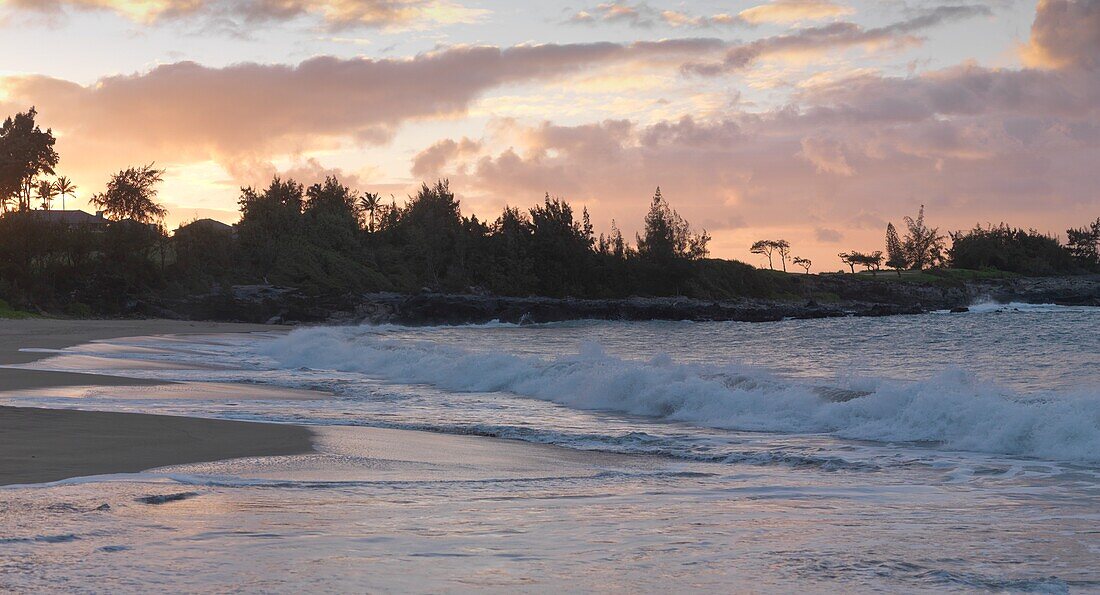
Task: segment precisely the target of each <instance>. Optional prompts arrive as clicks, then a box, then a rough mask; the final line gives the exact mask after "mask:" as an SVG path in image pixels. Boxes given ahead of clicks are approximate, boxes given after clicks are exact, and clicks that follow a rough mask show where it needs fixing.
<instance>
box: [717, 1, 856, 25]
mask: <svg viewBox="0 0 1100 595" xmlns="http://www.w3.org/2000/svg"><path fill="white" fill-rule="evenodd" d="M853 12H855V11H854V10H852V9H851V8H849V7H847V6H841V5H839V4H836V3H834V2H829V1H828V0H773V1H772V2H769V3H768V4H761V5H759V6H754V7H752V8H748V9H746V10H742V11H741V12H740V13H739V14H738V15H737V16H738V17H740V18H741V19H742V20H744V21H745V22H747V23H751V24H753V25H758V24H763V23H769V24H784V25H785V24H791V23H798V22H802V21H819V20H822V19H829V18H836V17H841V16H845V15H850V14H852V13H853Z"/></svg>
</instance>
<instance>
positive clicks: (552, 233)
mask: <svg viewBox="0 0 1100 595" xmlns="http://www.w3.org/2000/svg"><path fill="white" fill-rule="evenodd" d="M530 213H531V250H532V256H533V257H534V260H535V262H536V263H537V265H536V266H537V267H538V271H539V278H540V281H541V283H540V285H541V287H540V289H541V290H542V291H543V292H544V293H546V294H548V295H566V294H573V295H576V294H579V293H580V292H581V290H582V289H583V277H582V275H581V272H582V270H583V269H584V268H585V267H586V266H587V264H588V257H589V255H590V254H591V251H592V238H591V237H590V236H589V235H588V234H589V233H591V231H587V232H586V230H585V229H584V227H583V226H582V223H581V222H578V221H575V220H574V219H573V208H572V207H571V206H570V205H569V203H567V202H565V201H564V200H561V199H560V198H550V195H549V194H547V195H546V197H545V198H544V199H543V204H542V205H539V206H536V207H534V208H532V209H531V211H530Z"/></svg>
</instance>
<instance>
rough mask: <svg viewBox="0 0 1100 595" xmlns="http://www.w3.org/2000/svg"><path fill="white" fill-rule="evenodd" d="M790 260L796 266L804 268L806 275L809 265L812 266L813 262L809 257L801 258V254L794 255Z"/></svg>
mask: <svg viewBox="0 0 1100 595" xmlns="http://www.w3.org/2000/svg"><path fill="white" fill-rule="evenodd" d="M791 262H793V263H794V264H795V265H796V266H800V267H802V268H804V269H806V274H807V275H809V274H810V267H812V266H813V264H814V263H813V261H811V260H810V259H809V258H802V257H801V256H795V257H794V260H793V261H791Z"/></svg>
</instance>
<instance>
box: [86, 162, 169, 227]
mask: <svg viewBox="0 0 1100 595" xmlns="http://www.w3.org/2000/svg"><path fill="white" fill-rule="evenodd" d="M163 176H164V170H163V169H156V168H155V167H153V164H151V163H150V164H149V165H144V166H142V167H131V168H127V169H124V170H122V171H120V172H118V173H117V174H115V175H113V176H111V180H110V181H109V182H107V190H106V192H101V193H99V194H96V195H93V196H92V198H91V202H92V204H94V205H96V206H97V207H99V208H101V209H103V212H104V213H105V214H106V215H107V216H108V217H112V218H114V219H133V220H134V221H137V222H138V223H152V222H154V221H157V220H159V219H163V218H164V216H165V215H166V214H168V211H167V209H165V208H164V207H163V206H161V205H160V204H159V203H157V202H156V200H155V199H156V197H157V185H158V184H160V182H161V180H162V179H163Z"/></svg>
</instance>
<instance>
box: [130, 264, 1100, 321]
mask: <svg viewBox="0 0 1100 595" xmlns="http://www.w3.org/2000/svg"><path fill="white" fill-rule="evenodd" d="M797 285H798V288H799V292H800V294H801V295H789V296H785V297H786V299H782V300H778V299H773V300H766V299H754V298H742V299H734V300H700V299H690V298H683V297H632V298H626V299H576V298H549V297H501V296H492V295H484V294H482V293H476V292H471V293H468V294H443V293H432V292H429V291H423V292H421V293H418V294H412V295H408V294H398V293H371V294H363V295H356V294H348V295H340V296H310V295H306V294H304V293H302V292H301V291H299V290H296V289H291V288H286V287H276V286H271V285H246V286H234V287H228V288H220V289H216V290H214V291H211V292H210V293H207V294H200V295H193V296H188V297H186V298H181V299H175V300H167V299H166V300H159V301H158V302H157V303H156V304H142V306H141V307H142V309H143V310H144V311H145V312H146V313H151V314H155V315H158V316H166V317H172V318H188V319H204V320H225V321H240V322H254V323H272V324H275V323H283V324H294V323H323V322H327V323H347V324H354V323H361V322H368V323H376V324H380V323H394V324H413V325H417V324H423V325H432V324H481V323H486V322H490V321H493V320H498V321H501V322H509V323H519V324H526V323H545V322H557V321H563V320H581V319H597V320H693V321H745V322H769V321H777V320H783V319H788V318H793V319H810V318H835V317H842V316H895V315H901V314H920V313H924V312H929V311H934V310H948V311H952V312H964V311H966V309H967V307H968V306H969V305H971V304H973V303H975V302H979V301H998V302H1025V303H1053V304H1062V305H1089V306H1100V275H1094V276H1078V277H1049V278H1020V279H996V280H981V281H965V282H963V281H945V282H943V283H913V282H898V281H894V280H885V279H866V278H862V277H855V276H850V275H821V276H806V277H799V278H798V282H797Z"/></svg>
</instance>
